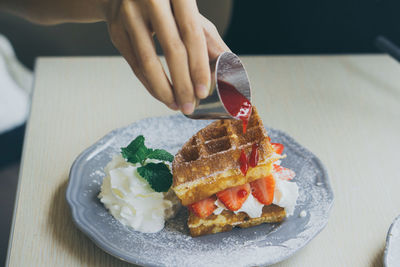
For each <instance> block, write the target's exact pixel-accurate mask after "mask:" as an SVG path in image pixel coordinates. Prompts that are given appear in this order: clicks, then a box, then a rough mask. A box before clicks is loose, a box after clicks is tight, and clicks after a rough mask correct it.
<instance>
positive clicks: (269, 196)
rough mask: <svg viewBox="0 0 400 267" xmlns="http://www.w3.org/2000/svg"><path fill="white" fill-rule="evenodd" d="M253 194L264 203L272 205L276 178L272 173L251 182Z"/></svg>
mask: <svg viewBox="0 0 400 267" xmlns="http://www.w3.org/2000/svg"><path fill="white" fill-rule="evenodd" d="M250 186H251V192H252V194H253V196H254V197H255V198H256V199H257V200H258V201H259V202H260V203H262V204H264V205H270V204H271V203H272V201H273V200H274V190H275V179H274V177H273V176H272V175H268V176H267V177H265V178H261V179H257V180H255V181H253V182H251V183H250Z"/></svg>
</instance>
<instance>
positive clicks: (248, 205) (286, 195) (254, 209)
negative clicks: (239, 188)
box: [214, 175, 299, 218]
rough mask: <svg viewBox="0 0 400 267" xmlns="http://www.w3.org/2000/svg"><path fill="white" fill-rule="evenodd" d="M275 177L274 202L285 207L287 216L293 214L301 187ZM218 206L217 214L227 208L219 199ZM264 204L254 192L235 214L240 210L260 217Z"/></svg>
mask: <svg viewBox="0 0 400 267" xmlns="http://www.w3.org/2000/svg"><path fill="white" fill-rule="evenodd" d="M276 177H277V175H274V178H275V190H274V200H273V201H272V204H275V205H277V206H279V207H282V208H285V211H286V216H291V215H293V212H294V207H295V206H296V201H297V198H298V196H299V188H298V186H297V184H296V183H295V182H292V181H287V180H283V179H280V178H276ZM215 205H216V206H217V208H216V209H215V210H214V214H215V215H219V214H221V212H222V211H223V210H224V209H227V208H226V207H225V205H224V203H222V202H221V201H220V200H219V199H217V200H216V201H215ZM263 207H264V204H262V203H260V202H259V201H258V200H257V199H256V198H255V197H254V196H253V194H251V193H250V194H249V196H248V197H247V199H246V200H245V202H244V203H243V205H242V207H241V208H240V209H238V210H237V211H234V213H235V214H237V213H239V212H245V213H247V215H249V217H250V218H258V217H260V216H261V214H262V209H263Z"/></svg>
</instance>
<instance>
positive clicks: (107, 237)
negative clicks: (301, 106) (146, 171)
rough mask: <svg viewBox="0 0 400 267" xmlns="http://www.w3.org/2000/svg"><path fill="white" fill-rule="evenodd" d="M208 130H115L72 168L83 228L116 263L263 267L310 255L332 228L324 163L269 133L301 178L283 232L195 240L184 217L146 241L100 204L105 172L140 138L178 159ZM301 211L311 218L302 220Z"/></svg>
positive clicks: (71, 197)
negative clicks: (302, 252) (303, 251)
mask: <svg viewBox="0 0 400 267" xmlns="http://www.w3.org/2000/svg"><path fill="white" fill-rule="evenodd" d="M209 123H210V121H198V120H197V121H196V120H189V119H186V118H185V117H184V116H181V115H175V116H169V117H157V118H148V119H144V120H141V121H138V122H135V123H133V124H131V125H129V126H127V127H124V128H120V129H116V130H114V131H112V132H111V133H109V134H108V135H106V136H105V137H103V138H102V139H101V140H99V141H98V142H96V143H95V144H94V145H92V146H91V147H89V148H88V149H86V150H85V151H84V152H83V153H82V154H81V155H79V156H78V158H77V159H76V160H75V162H74V164H73V165H72V168H71V172H70V178H69V184H68V188H67V193H66V198H67V201H68V203H69V205H70V207H71V210H72V217H73V220H74V222H75V224H76V225H77V227H78V228H79V229H80V230H81V231H82V232H84V233H85V234H87V235H88V236H89V237H90V238H91V239H92V240H93V242H95V243H96V245H97V246H99V247H100V248H102V249H103V250H104V251H106V252H108V253H110V254H111V255H114V256H115V257H118V258H120V259H123V260H125V261H128V262H131V263H135V264H139V265H146V266H200V265H201V266H210V265H212V266H255V265H257V266H260V265H268V264H273V263H276V262H279V261H282V260H284V259H286V258H288V257H290V256H291V255H293V254H294V253H295V252H296V251H298V250H299V249H300V248H302V247H304V246H305V245H306V244H307V243H308V242H309V241H310V240H311V239H312V238H314V237H315V236H316V235H317V234H318V233H319V232H320V231H321V230H322V229H323V228H324V227H325V225H326V224H327V222H328V217H329V212H330V208H331V206H332V203H333V192H332V189H331V187H330V184H329V179H328V175H327V173H326V171H325V168H324V166H323V165H322V163H321V162H320V160H319V159H318V158H317V157H316V156H314V155H313V154H312V153H311V152H309V151H308V150H307V149H305V148H303V147H302V146H301V145H300V144H298V143H297V142H296V141H295V140H293V139H292V138H291V137H289V136H288V135H287V134H285V133H284V132H281V131H278V130H274V129H269V128H267V130H268V132H269V135H270V137H271V139H272V141H273V142H279V143H283V144H284V145H285V150H284V153H285V154H287V158H286V159H284V160H283V162H282V166H285V167H289V168H291V169H293V170H294V171H295V172H296V177H295V178H294V180H295V181H296V182H297V183H298V186H299V194H300V196H299V198H298V200H297V206H296V209H295V212H294V215H293V216H290V217H288V218H287V219H286V220H285V221H283V222H282V223H280V224H263V225H259V226H256V227H252V228H247V229H234V230H233V231H231V232H226V233H219V234H215V235H209V236H203V237H198V238H192V237H190V235H189V233H188V229H187V227H186V218H187V213H186V211H185V209H182V210H181V212H180V213H178V215H177V217H176V218H175V219H173V220H171V221H169V222H167V223H166V225H165V228H164V229H163V230H162V231H161V232H159V233H157V234H143V233H140V232H135V231H133V230H132V229H130V228H128V227H125V226H123V225H122V224H120V223H119V222H118V221H117V220H116V219H114V218H113V217H112V216H111V215H110V214H109V213H108V212H107V210H106V209H105V208H104V206H103V205H102V204H101V203H100V201H99V200H98V199H97V195H98V193H99V191H100V185H101V182H102V179H103V177H104V176H105V174H104V172H103V168H104V166H105V165H106V164H107V163H108V162H109V161H110V160H111V158H112V156H113V155H114V154H116V153H119V151H120V147H122V146H126V145H127V144H128V143H129V142H130V141H131V140H132V139H134V138H135V137H136V136H137V135H139V134H142V135H144V136H145V138H146V144H147V146H148V147H152V148H163V149H166V150H168V151H169V152H171V153H172V154H175V153H176V152H177V151H178V150H179V149H180V147H181V146H182V145H183V143H184V142H185V141H186V140H188V139H189V138H190V137H191V136H192V135H193V134H194V133H195V132H197V131H198V130H200V129H201V128H203V127H204V126H206V125H207V124H209ZM303 210H304V211H305V213H306V215H305V216H304V217H301V216H300V212H301V211H303ZM303 215H304V212H303Z"/></svg>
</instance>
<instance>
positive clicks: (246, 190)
mask: <svg viewBox="0 0 400 267" xmlns="http://www.w3.org/2000/svg"><path fill="white" fill-rule="evenodd" d="M249 194H250V185H249V184H244V185H239V186H235V187H231V188H228V189H225V190H223V191H221V192H218V193H217V197H218V199H219V200H220V201H221V202H222V203H224V205H225V207H226V208H227V209H229V210H232V211H236V210H238V209H240V208H241V207H242V205H243V203H244V202H245V201H246V199H247V198H248V196H249Z"/></svg>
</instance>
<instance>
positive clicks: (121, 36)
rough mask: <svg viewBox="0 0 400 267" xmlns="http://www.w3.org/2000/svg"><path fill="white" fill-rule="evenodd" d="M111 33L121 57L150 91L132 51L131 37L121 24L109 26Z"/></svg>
mask: <svg viewBox="0 0 400 267" xmlns="http://www.w3.org/2000/svg"><path fill="white" fill-rule="evenodd" d="M109 32H110V37H111V41H112V42H113V44H114V46H115V47H116V48H117V49H118V51H119V52H120V53H121V55H122V56H123V57H124V58H125V60H126V61H127V62H128V64H129V66H130V67H131V69H132V71H133V72H134V73H135V75H136V77H137V78H138V79H139V80H140V81H141V83H142V84H143V85H144V86H145V87H146V89H147V90H149V84H148V82H147V80H146V78H145V77H144V74H143V72H142V71H141V68H140V67H139V64H138V62H137V59H136V56H135V54H134V52H133V50H132V45H131V43H130V40H129V36H128V34H127V33H126V31H125V29H124V28H123V27H121V23H113V24H111V25H109Z"/></svg>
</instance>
